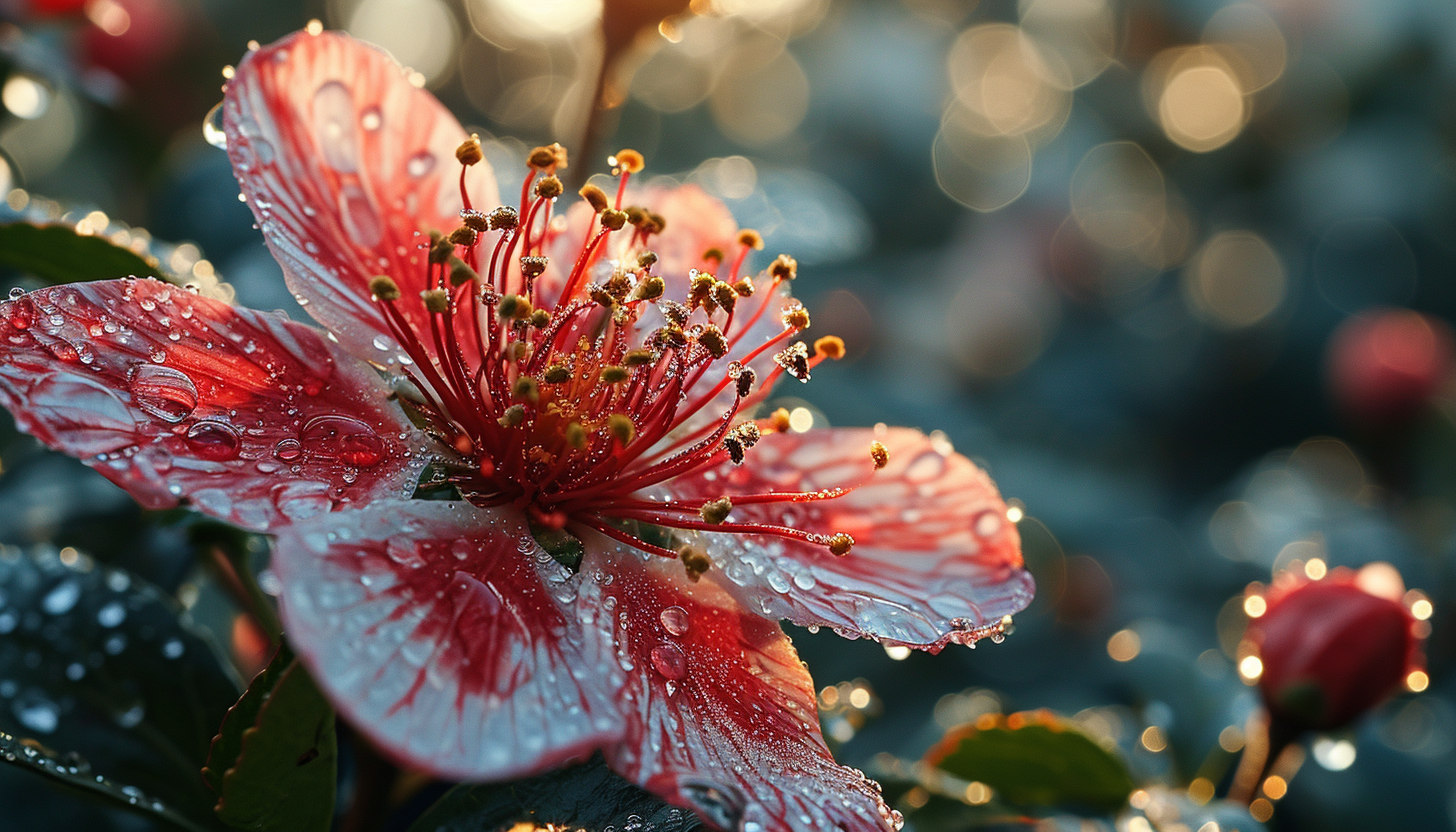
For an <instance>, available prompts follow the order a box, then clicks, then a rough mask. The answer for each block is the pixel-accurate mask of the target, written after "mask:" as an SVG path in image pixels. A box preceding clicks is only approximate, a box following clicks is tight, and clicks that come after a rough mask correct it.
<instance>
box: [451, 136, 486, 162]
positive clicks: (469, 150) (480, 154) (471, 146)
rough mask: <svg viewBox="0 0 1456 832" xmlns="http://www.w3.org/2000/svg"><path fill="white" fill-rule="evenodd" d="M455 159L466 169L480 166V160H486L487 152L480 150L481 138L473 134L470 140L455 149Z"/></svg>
mask: <svg viewBox="0 0 1456 832" xmlns="http://www.w3.org/2000/svg"><path fill="white" fill-rule="evenodd" d="M455 158H456V159H457V160H459V162H460V164H462V165H465V166H466V167H469V166H471V165H475V164H479V163H480V160H481V159H484V158H485V152H484V151H482V150H481V149H480V136H478V135H476V134H475V133H471V134H470V138H468V139H466V140H465V141H463V142H461V143H460V146H459V147H457V148H455Z"/></svg>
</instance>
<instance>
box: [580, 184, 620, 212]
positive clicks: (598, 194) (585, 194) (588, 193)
mask: <svg viewBox="0 0 1456 832" xmlns="http://www.w3.org/2000/svg"><path fill="white" fill-rule="evenodd" d="M577 193H578V194H581V198H582V199H584V200H586V204H587V205H590V206H591V209H592V211H593V212H594V213H597V214H600V213H601V212H603V211H605V210H607V209H608V208H610V207H611V205H612V203H611V202H610V201H609V200H608V199H607V192H606V191H603V190H602V189H601V188H598V187H597V186H596V185H593V184H591V183H590V182H588V183H587V184H585V185H582V186H581V190H579V191H577Z"/></svg>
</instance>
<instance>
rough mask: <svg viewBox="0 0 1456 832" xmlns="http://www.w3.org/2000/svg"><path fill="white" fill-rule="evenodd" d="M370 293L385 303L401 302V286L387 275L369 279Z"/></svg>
mask: <svg viewBox="0 0 1456 832" xmlns="http://www.w3.org/2000/svg"><path fill="white" fill-rule="evenodd" d="M369 293H370V294H372V295H374V297H375V298H377V299H379V300H383V301H392V300H399V284H398V283H395V282H394V278H392V277H390V276H389V275H387V274H377V275H375V276H373V277H371V278H369Z"/></svg>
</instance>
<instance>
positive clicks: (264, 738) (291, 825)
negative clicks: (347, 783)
mask: <svg viewBox="0 0 1456 832" xmlns="http://www.w3.org/2000/svg"><path fill="white" fill-rule="evenodd" d="M281 652H282V651H280V654H281ZM276 661H277V659H275V663H276ZM255 688H257V689H258V690H259V691H260V692H259V694H258V696H257V700H258V704H257V705H253V704H252V701H253V700H252V699H250V697H252V696H253V695H254V689H255ZM249 711H253V712H254V713H255V714H256V716H255V719H254V720H253V722H252V724H251V725H248V726H247V727H244V728H242V730H241V731H240V732H239V734H238V738H237V741H236V742H237V748H236V753H235V754H234V755H233V761H232V765H231V766H230V767H228V768H227V769H226V770H224V771H223V773H222V775H221V778H220V781H219V785H220V787H221V790H220V792H219V798H218V801H217V814H218V817H220V818H222V819H223V820H224V821H226V822H227V823H228V824H229V825H231V826H235V827H237V828H239V829H252V830H260V832H261V831H263V830H266V832H327V830H328V829H329V827H330V825H331V824H332V822H333V818H334V786H335V782H336V771H337V768H338V756H339V753H338V744H337V741H336V738H335V736H334V710H333V708H331V707H329V703H328V701H327V700H326V699H324V695H323V694H322V693H320V692H319V689H318V686H317V685H315V684H314V682H313V679H311V678H309V675H308V672H307V671H306V670H304V668H303V665H302V664H301V663H299V662H298V661H297V660H294V661H292V662H290V663H289V664H288V665H287V666H286V667H284V668H283V669H282V670H277V669H276V668H275V667H274V666H273V665H270V666H269V668H268V669H267V670H265V671H264V672H263V673H260V674H259V675H258V678H257V679H255V680H254V684H253V685H252V686H250V687H249V688H248V692H247V693H245V694H244V695H243V698H242V700H240V701H239V703H238V706H237V707H235V708H234V709H233V711H232V712H230V713H229V714H228V721H227V723H225V724H224V726H223V728H224V736H226V735H227V734H228V733H229V732H230V731H232V730H235V729H237V728H239V727H241V725H242V722H243V720H244V717H245V716H246V715H247V713H248V712H249ZM218 739H219V744H218V745H215V746H214V749H213V750H214V754H215V755H216V757H217V759H216V760H209V762H208V768H209V769H211V770H213V771H216V770H218V769H219V768H221V766H222V765H223V763H222V760H223V759H224V758H225V757H226V756H227V755H228V753H229V751H231V750H232V743H233V741H232V740H224V737H223V736H219V738H218ZM214 776H215V775H209V779H211V778H212V777H214Z"/></svg>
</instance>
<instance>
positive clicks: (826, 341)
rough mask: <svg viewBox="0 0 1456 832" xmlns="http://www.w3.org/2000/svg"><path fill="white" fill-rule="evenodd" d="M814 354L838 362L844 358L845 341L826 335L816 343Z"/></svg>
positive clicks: (836, 336) (835, 336)
mask: <svg viewBox="0 0 1456 832" xmlns="http://www.w3.org/2000/svg"><path fill="white" fill-rule="evenodd" d="M814 354H815V355H822V356H824V357H825V358H827V359H829V360H830V361H838V360H839V359H841V358H843V357H844V339H843V338H840V337H839V336H838V335H826V336H824V337H823V338H820V339H819V340H817V341H815V342H814Z"/></svg>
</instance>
